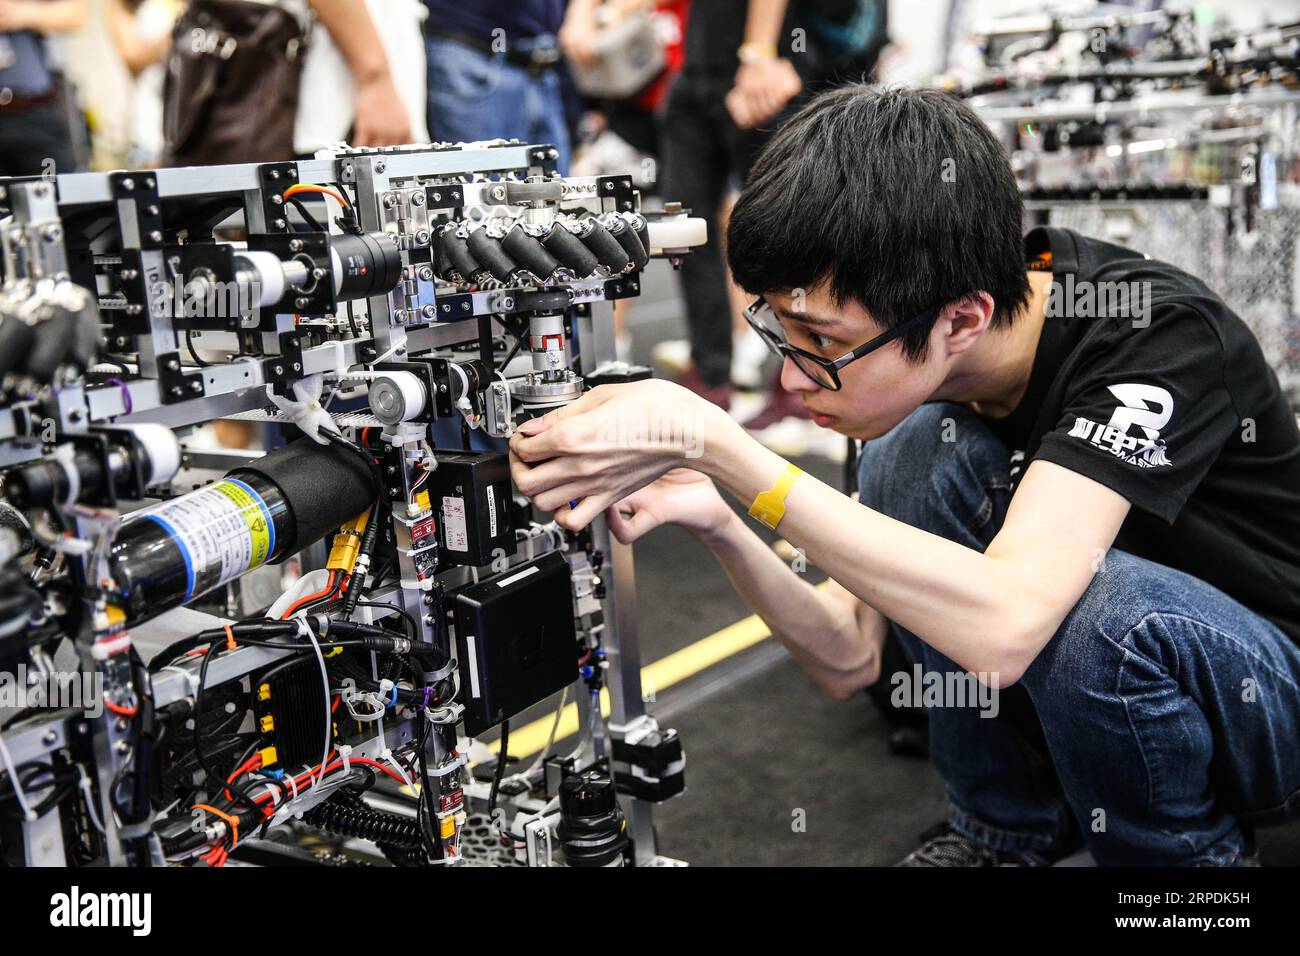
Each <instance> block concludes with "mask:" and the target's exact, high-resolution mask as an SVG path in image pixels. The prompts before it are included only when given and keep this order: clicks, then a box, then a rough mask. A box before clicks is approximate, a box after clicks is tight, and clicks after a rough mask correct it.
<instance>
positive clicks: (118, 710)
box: [104, 700, 140, 717]
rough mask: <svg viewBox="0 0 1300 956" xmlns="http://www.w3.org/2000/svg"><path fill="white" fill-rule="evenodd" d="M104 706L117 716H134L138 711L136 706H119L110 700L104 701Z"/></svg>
mask: <svg viewBox="0 0 1300 956" xmlns="http://www.w3.org/2000/svg"><path fill="white" fill-rule="evenodd" d="M104 706H105V707H107V708H108V709H109V710H110V711H111V712H112V713H114V714H117V716H119V717H134V716H135V715H136V714H138V713H140V708H139V707H138V706H137V707H121V706H119V705H118V704H115V703H113V702H112V701H111V700H106V701H104Z"/></svg>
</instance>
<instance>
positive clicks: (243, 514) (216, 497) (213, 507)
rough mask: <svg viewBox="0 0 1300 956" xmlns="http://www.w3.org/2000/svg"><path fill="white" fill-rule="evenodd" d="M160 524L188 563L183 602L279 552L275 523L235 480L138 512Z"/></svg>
mask: <svg viewBox="0 0 1300 956" xmlns="http://www.w3.org/2000/svg"><path fill="white" fill-rule="evenodd" d="M137 515H138V517H139V518H141V519H145V520H149V521H153V522H155V523H156V524H158V525H160V526H161V527H162V528H163V529H164V530H165V531H166V532H167V533H168V534H170V535H171V537H172V540H173V541H175V542H176V545H177V546H178V547H179V548H180V549H181V552H182V554H183V556H184V560H185V600H187V601H188V600H190V599H191V598H193V597H196V596H198V595H200V594H205V593H207V592H208V591H210V590H212V589H213V588H215V587H218V586H219V585H222V584H225V583H226V582H227V581H231V580H234V579H235V578H237V577H239V576H240V575H241V574H243V573H244V572H246V571H249V570H251V569H252V568H256V567H258V566H260V565H262V564H264V563H265V562H266V560H267V558H269V557H270V556H271V554H273V553H274V551H275V523H274V522H273V521H272V519H271V512H270V509H268V508H267V506H266V502H265V501H263V500H262V496H261V495H259V494H258V493H257V492H256V491H254V490H253V489H252V488H250V487H249V486H248V485H246V484H244V482H242V481H238V480H236V479H233V478H226V479H224V480H222V481H218V482H216V483H215V484H212V485H209V486H208V487H207V488H203V489H200V490H199V491H195V492H192V493H191V494H188V495H184V496H183V497H180V498H176V499H173V500H172V501H164V502H162V503H160V504H157V505H154V506H152V507H150V508H146V509H145V510H143V511H140V512H137Z"/></svg>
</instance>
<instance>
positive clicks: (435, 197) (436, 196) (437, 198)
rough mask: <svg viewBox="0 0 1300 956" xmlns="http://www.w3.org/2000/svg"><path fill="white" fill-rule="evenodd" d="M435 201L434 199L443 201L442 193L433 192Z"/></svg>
mask: <svg viewBox="0 0 1300 956" xmlns="http://www.w3.org/2000/svg"><path fill="white" fill-rule="evenodd" d="M433 201H434V202H442V193H434V194H433Z"/></svg>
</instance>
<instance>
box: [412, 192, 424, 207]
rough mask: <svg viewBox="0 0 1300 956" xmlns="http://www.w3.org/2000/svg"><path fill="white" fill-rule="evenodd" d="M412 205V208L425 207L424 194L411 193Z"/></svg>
mask: <svg viewBox="0 0 1300 956" xmlns="http://www.w3.org/2000/svg"><path fill="white" fill-rule="evenodd" d="M411 205H412V206H423V205H424V193H420V192H416V193H411Z"/></svg>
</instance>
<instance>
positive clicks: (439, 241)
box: [433, 232, 465, 282]
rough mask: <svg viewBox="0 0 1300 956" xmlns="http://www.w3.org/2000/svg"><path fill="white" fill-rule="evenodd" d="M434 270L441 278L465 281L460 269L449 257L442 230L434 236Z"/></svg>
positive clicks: (451, 280) (449, 280)
mask: <svg viewBox="0 0 1300 956" xmlns="http://www.w3.org/2000/svg"><path fill="white" fill-rule="evenodd" d="M433 272H434V274H435V275H436V276H437V277H438V278H439V279H446V280H447V281H448V282H463V281H465V277H464V276H463V275H461V274H460V270H458V269H457V268H456V267H455V266H453V265H452V264H451V259H449V258H447V245H446V242H445V240H444V239H443V234H442V233H441V232H439V233H437V235H435V236H434V237H433Z"/></svg>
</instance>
